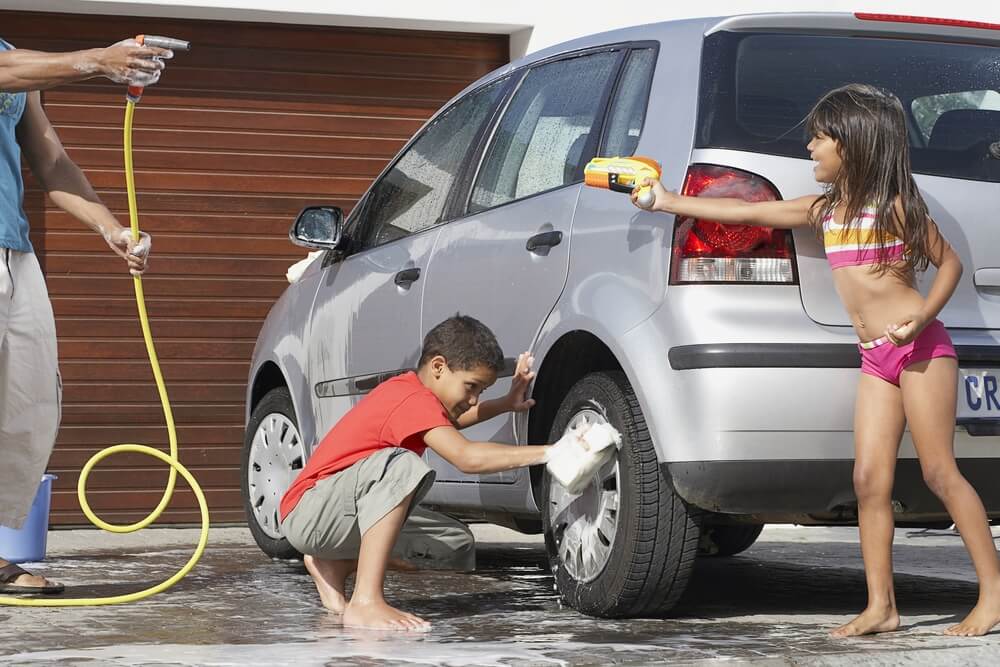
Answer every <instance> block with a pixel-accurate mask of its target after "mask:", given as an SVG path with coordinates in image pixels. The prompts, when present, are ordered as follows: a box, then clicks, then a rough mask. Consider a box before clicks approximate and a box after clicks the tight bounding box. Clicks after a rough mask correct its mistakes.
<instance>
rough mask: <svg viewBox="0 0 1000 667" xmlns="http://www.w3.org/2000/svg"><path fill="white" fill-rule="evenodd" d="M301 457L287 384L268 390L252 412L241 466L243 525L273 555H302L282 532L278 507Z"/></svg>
mask: <svg viewBox="0 0 1000 667" xmlns="http://www.w3.org/2000/svg"><path fill="white" fill-rule="evenodd" d="M304 461H305V451H304V449H303V445H302V437H301V436H300V435H299V426H298V421H297V420H296V419H295V411H294V410H293V409H292V397H291V394H289V393H288V389H286V388H285V387H278V388H277V389H272V390H271V391H269V392H267V394H265V395H264V398H263V399H262V400H261V401H260V403H258V404H257V406H256V407H254V409H253V412H252V413H251V414H250V423H249V424H248V425H247V430H246V437H245V438H244V442H243V455H242V457H241V466H240V490H241V492H242V496H243V509H244V511H245V512H246V515H247V525H248V526H249V527H250V532H251V533H252V534H253V538H254V540H255V541H256V542H257V546H259V547H260V548H261V550H262V551H263V552H264V553H266V554H267V555H268V556H271V557H272V558H299V557H300V556H301V554H299V552H298V551H296V550H295V548H294V547H293V546H292V545H290V544H289V543H288V540H286V539H285V538H284V537H283V536H282V534H281V526H280V524H279V515H278V505H279V504H280V503H281V496H282V495H283V494H284V493H285V490H286V489H287V488H288V487H289V486H290V485H291V483H292V480H294V479H295V476H296V475H297V474H298V472H299V470H301V469H302V464H303V462H304Z"/></svg>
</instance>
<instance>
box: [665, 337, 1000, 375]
mask: <svg viewBox="0 0 1000 667" xmlns="http://www.w3.org/2000/svg"><path fill="white" fill-rule="evenodd" d="M955 351H956V352H958V363H959V365H960V366H962V368H980V367H991V366H1000V346H998V345H956V346H955ZM667 358H668V359H669V361H670V367H671V368H673V369H674V370H677V371H686V370H692V369H696V368H861V354H860V352H859V351H858V346H857V345H855V344H852V343H709V344H704V345H678V346H676V347H672V348H670V350H668V352H667Z"/></svg>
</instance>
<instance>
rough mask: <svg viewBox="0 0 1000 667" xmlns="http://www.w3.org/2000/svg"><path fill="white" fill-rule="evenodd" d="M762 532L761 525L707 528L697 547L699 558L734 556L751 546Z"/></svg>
mask: <svg viewBox="0 0 1000 667" xmlns="http://www.w3.org/2000/svg"><path fill="white" fill-rule="evenodd" d="M762 530H764V526H763V524H753V523H750V524H734V525H726V526H709V527H708V528H707V529H706V530H705V534H704V535H703V536H702V538H701V544H700V546H699V547H698V555H699V556H735V555H736V554H738V553H742V552H744V551H746V550H747V549H749V548H750V547H751V546H753V543H754V542H756V541H757V538H758V537H759V536H760V532H761V531H762Z"/></svg>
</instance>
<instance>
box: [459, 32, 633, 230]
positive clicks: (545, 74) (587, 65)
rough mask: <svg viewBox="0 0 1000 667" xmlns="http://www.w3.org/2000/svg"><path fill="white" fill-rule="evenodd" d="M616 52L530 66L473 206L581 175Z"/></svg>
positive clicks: (593, 144) (475, 191)
mask: <svg viewBox="0 0 1000 667" xmlns="http://www.w3.org/2000/svg"><path fill="white" fill-rule="evenodd" d="M618 57H619V53H618V52H615V51H606V52H602V53H595V54H590V55H585V56H579V57H576V58H571V59H568V60H560V61H557V62H552V63H547V64H545V65H539V66H537V67H534V68H532V69H531V70H529V71H528V73H527V74H526V75H525V77H524V79H523V80H522V81H521V85H520V86H519V87H518V89H517V92H516V93H514V97H513V98H512V99H511V101H510V104H509V105H508V107H507V110H506V111H505V112H504V115H503V118H501V120H500V123H499V125H498V126H497V129H496V131H495V132H494V135H493V140H492V143H491V144H490V147H489V149H488V150H487V153H486V157H485V158H484V160H483V164H482V167H481V169H480V173H479V176H478V177H477V179H476V183H475V185H474V186H473V190H472V197H471V201H470V204H469V210H470V211H473V212H475V211H482V210H484V209H488V208H492V207H494V206H499V205H500V204H505V203H507V202H510V201H513V200H515V199H521V198H523V197H529V196H531V195H533V194H537V193H539V192H544V191H545V190H551V189H552V188H557V187H560V186H562V185H567V184H569V183H573V182H574V181H576V180H579V179H580V178H582V169H579V168H578V167H579V166H580V164H581V162H584V163H585V162H586V160H587V159H589V158H590V157H593V155H587V153H588V151H589V152H590V153H593V151H594V150H595V149H596V146H597V137H596V132H597V131H598V130H599V128H600V121H601V116H602V115H603V114H602V112H603V100H604V97H605V96H604V91H605V90H606V88H607V86H608V84H609V82H610V79H611V76H612V74H613V73H614V71H615V66H616V64H617V62H618ZM585 158H586V159H585ZM578 172H579V174H580V175H578Z"/></svg>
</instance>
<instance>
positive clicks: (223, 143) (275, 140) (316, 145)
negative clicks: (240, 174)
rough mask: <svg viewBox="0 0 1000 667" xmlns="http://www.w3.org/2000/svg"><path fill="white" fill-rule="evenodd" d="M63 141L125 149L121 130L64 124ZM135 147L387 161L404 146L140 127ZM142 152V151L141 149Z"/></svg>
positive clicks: (387, 141)
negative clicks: (353, 157)
mask: <svg viewBox="0 0 1000 667" xmlns="http://www.w3.org/2000/svg"><path fill="white" fill-rule="evenodd" d="M57 132H58V134H59V138H60V140H61V141H62V142H63V144H65V145H66V146H68V147H71V148H72V147H74V146H121V143H122V132H121V129H120V128H112V127H100V126H88V125H62V126H59V127H57ZM132 142H133V146H135V147H143V148H194V149H195V150H199V151H205V150H220V151H234V150H245V151H255V150H261V149H263V150H268V151H273V152H279V153H302V154H306V155H310V154H312V155H316V154H319V155H332V156H362V157H378V158H385V159H386V160H388V159H390V158H391V157H393V156H394V155H395V154H396V153H398V152H399V149H401V148H402V147H403V145H404V144H405V141H404V140H403V139H398V138H395V137H357V136H349V135H337V136H327V135H321V134H309V133H306V132H274V133H270V134H267V135H265V136H263V137H262V136H261V135H260V134H258V133H254V132H244V131H236V130H215V131H210V130H193V129H192V130H185V129H173V130H172V129H156V128H145V127H137V128H136V129H135V130H134V131H133V134H132ZM140 150H141V149H140Z"/></svg>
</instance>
